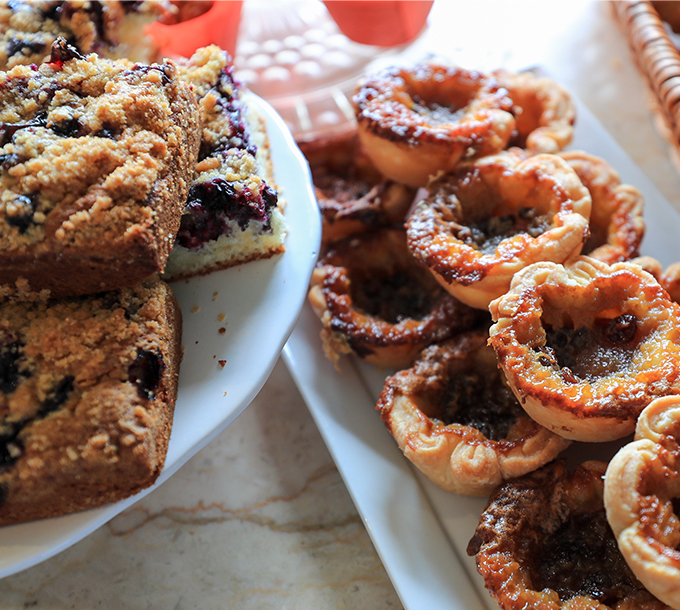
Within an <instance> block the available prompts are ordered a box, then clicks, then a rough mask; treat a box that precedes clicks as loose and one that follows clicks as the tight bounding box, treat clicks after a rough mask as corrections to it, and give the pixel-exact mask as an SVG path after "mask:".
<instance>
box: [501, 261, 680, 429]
mask: <svg viewBox="0 0 680 610" xmlns="http://www.w3.org/2000/svg"><path fill="white" fill-rule="evenodd" d="M489 310H490V312H491V315H492V317H493V320H494V322H495V324H493V325H492V326H491V328H490V330H489V335H490V339H489V341H490V343H491V345H492V346H493V348H494V350H495V351H496V355H497V357H498V361H499V365H500V367H501V368H502V369H503V371H504V372H505V375H506V377H507V379H508V382H509V384H510V387H511V388H512V389H513V391H514V392H515V395H516V396H517V397H518V399H519V400H520V401H521V402H522V406H523V407H524V409H525V411H526V412H527V413H528V414H529V415H530V416H531V417H532V418H533V419H535V420H536V421H537V422H538V423H540V424H541V425H543V426H545V427H546V428H548V429H550V430H553V431H554V432H555V433H557V434H559V435H561V436H564V437H565V438H569V439H572V440H581V441H609V440H614V439H617V438H621V437H623V436H625V435H627V434H630V433H632V432H633V430H634V428H635V422H636V420H637V417H638V415H639V414H640V412H641V411H642V409H644V408H645V407H646V406H647V405H648V404H649V403H650V402H651V401H652V400H654V399H655V398H657V397H659V396H664V395H668V394H674V393H678V392H679V391H680V306H678V304H677V303H675V302H673V301H672V300H671V299H670V298H669V296H668V293H667V292H666V291H665V290H664V289H663V288H662V287H661V285H660V284H659V283H658V282H657V281H656V280H655V279H654V277H653V276H651V275H650V274H649V273H647V272H645V271H644V270H643V269H642V268H641V267H640V266H638V265H635V264H633V263H629V262H622V263H615V264H613V265H608V264H606V263H603V262H601V261H598V260H596V259H592V258H589V257H586V256H581V257H577V258H576V259H574V260H572V261H570V262H569V263H568V264H565V265H559V264H556V263H547V262H544V263H536V264H534V265H531V266H529V267H527V268H526V269H523V270H522V271H521V272H520V273H518V274H517V275H516V276H515V278H514V279H513V282H512V286H511V288H510V291H509V292H508V293H507V294H506V295H503V296H502V297H500V298H498V299H496V300H495V301H493V302H492V303H491V304H490V306H489Z"/></svg>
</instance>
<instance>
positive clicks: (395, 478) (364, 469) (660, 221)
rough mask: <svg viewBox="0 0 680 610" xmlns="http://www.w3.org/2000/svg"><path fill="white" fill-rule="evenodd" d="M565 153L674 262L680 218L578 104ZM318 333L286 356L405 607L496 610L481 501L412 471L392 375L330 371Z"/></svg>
mask: <svg viewBox="0 0 680 610" xmlns="http://www.w3.org/2000/svg"><path fill="white" fill-rule="evenodd" d="M569 148H571V149H581V150H585V151H587V152H589V153H592V154H594V155H597V156H600V157H602V158H604V159H606V160H607V161H608V162H609V163H610V164H611V165H612V166H613V167H614V168H615V169H617V170H618V172H619V173H620V176H621V180H622V182H624V183H627V184H632V185H633V186H635V187H637V188H638V189H640V190H641V191H642V193H643V194H644V196H645V220H646V223H647V232H646V237H645V239H644V241H643V247H642V253H643V254H647V255H650V256H653V257H654V258H656V259H658V260H659V261H660V262H661V263H662V265H663V266H664V267H665V266H667V265H668V264H670V263H672V262H675V261H680V214H679V213H678V212H677V211H676V210H675V209H674V208H673V207H672V206H671V205H670V203H669V202H668V201H667V200H666V199H665V198H664V197H663V195H661V193H660V192H659V191H658V189H657V188H656V187H655V186H654V185H653V184H652V183H651V182H650V180H649V179H648V178H647V177H646V176H645V175H644V174H643V173H642V171H641V170H640V169H639V168H638V167H637V166H636V165H635V164H634V163H633V162H632V161H631V159H630V158H629V157H628V155H627V154H626V153H625V152H624V151H623V150H622V149H621V148H620V146H619V145H618V144H617V143H616V141H615V140H614V138H612V136H611V135H610V134H609V133H607V132H606V130H605V129H604V128H603V127H602V126H601V125H600V123H599V122H598V121H597V120H596V119H595V118H594V116H593V115H592V114H591V113H590V112H589V111H588V109H587V108H585V107H584V106H583V105H582V104H578V102H577V121H576V130H575V137H574V141H573V143H572V145H571V146H570V147H569ZM320 329H321V325H320V323H319V321H318V319H317V318H316V317H315V315H314V313H313V312H312V310H311V308H310V307H309V306H308V305H307V306H305V307H304V308H303V311H302V315H301V317H300V319H299V321H298V324H297V326H296V328H295V330H294V332H293V334H292V335H291V337H290V339H289V340H288V343H287V344H286V346H285V348H284V352H283V354H284V358H285V361H286V363H287V365H288V368H289V369H290V371H291V374H292V375H293V378H294V379H295V381H296V383H297V385H298V387H299V388H300V391H301V393H302V396H303V398H304V400H305V402H306V403H307V405H308V407H309V410H310V412H311V413H312V416H313V417H314V419H315V421H316V424H317V426H318V427H319V430H320V432H321V434H322V436H323V438H324V440H325V442H326V444H327V446H328V448H329V450H330V452H331V454H332V456H333V458H334V460H335V462H336V464H337V467H338V470H339V471H340V473H341V475H342V477H343V479H344V481H345V483H346V485H347V488H348V490H349V492H350V494H351V496H352V498H353V500H354V503H355V505H356V507H357V509H358V511H359V514H360V515H361V518H362V519H363V520H364V523H365V525H366V528H367V530H368V532H369V534H370V536H371V538H372V540H373V543H374V545H375V547H376V549H377V551H378V554H379V555H380V557H381V559H382V561H383V563H384V565H385V568H386V570H387V572H388V574H389V576H390V578H391V580H392V582H393V584H394V587H395V589H396V591H397V593H398V595H399V597H400V599H401V601H402V603H403V605H404V607H405V608H406V610H418V609H420V608H428V610H440V609H441V610H444V609H446V610H474V609H484V608H488V609H489V610H494V609H497V608H498V606H497V605H496V603H495V602H494V601H493V600H492V599H491V597H490V596H489V594H488V593H487V592H486V591H485V590H484V582H483V580H482V579H481V577H480V576H479V575H478V574H477V571H476V567H475V563H474V559H473V558H471V557H468V556H467V554H466V547H467V544H468V541H469V540H470V538H471V537H472V535H473V533H474V530H475V527H476V525H477V522H478V519H479V515H480V513H481V511H482V510H483V508H484V506H485V500H484V499H479V498H466V497H462V496H456V495H453V494H450V493H447V492H444V491H442V490H441V489H439V488H438V487H436V486H435V485H434V484H432V483H431V482H430V481H429V480H427V479H426V478H425V477H424V476H422V475H421V474H420V473H419V472H418V471H417V470H416V469H415V468H413V467H412V466H411V465H410V463H409V462H408V461H407V460H406V458H404V457H403V455H402V454H401V451H400V450H399V449H398V447H397V445H396V443H395V441H394V440H393V438H392V437H391V435H390V434H389V432H388V431H387V430H386V428H385V427H384V425H383V423H382V421H381V420H380V417H379V414H378V413H377V411H376V410H375V403H376V400H377V397H378V395H379V393H380V391H381V390H382V385H383V381H384V379H385V377H386V375H387V374H389V373H390V371H380V370H377V369H375V368H373V367H370V366H366V365H365V364H364V363H362V362H360V361H358V360H357V359H353V358H343V359H342V360H341V362H340V370H336V369H335V368H334V366H333V364H332V363H331V362H330V361H329V360H328V359H326V358H325V357H324V355H323V352H322V349H321V342H320V338H319V332H320ZM584 447H585V446H583V445H580V448H577V449H576V452H577V454H578V452H585V448H584ZM613 449H615V447H614V448H613V447H612V446H611V445H609V446H589V447H588V451H587V456H584V459H597V458H605V459H606V458H607V457H608V455H607V454H608V453H610V452H611V451H612V450H613ZM570 451H572V450H571V449H570ZM572 452H573V451H572ZM596 452H597V454H596ZM577 457H578V455H577Z"/></svg>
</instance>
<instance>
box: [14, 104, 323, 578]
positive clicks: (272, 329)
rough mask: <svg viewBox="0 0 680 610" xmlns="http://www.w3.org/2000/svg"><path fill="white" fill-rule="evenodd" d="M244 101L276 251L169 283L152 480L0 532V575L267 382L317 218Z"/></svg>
mask: <svg viewBox="0 0 680 610" xmlns="http://www.w3.org/2000/svg"><path fill="white" fill-rule="evenodd" d="M249 103H250V104H252V105H253V106H254V107H255V108H256V109H258V110H259V111H260V112H261V114H262V115H263V116H264V117H265V119H266V121H267V128H268V132H269V139H270V142H271V150H272V156H273V163H274V168H275V174H276V180H277V185H278V187H279V192H280V194H281V196H282V197H283V198H284V199H285V200H286V202H287V207H286V211H285V216H286V222H287V225H288V237H287V239H286V251H285V253H283V254H282V255H280V256H276V257H273V258H270V259H267V260H262V261H256V262H252V263H248V264H246V265H242V266H240V267H234V268H232V269H226V270H224V271H219V272H216V273H212V274H210V275H207V276H204V277H198V278H193V279H191V280H188V281H180V282H175V283H174V284H173V289H174V292H175V295H176V296H177V300H178V301H179V303H180V306H181V308H182V314H183V319H184V323H183V336H182V343H183V345H184V359H183V361H182V366H181V370H180V380H179V393H178V399H177V405H176V408H175V418H174V425H173V431H172V435H171V437H170V445H169V448H168V455H167V458H166V462H165V468H164V469H163V472H162V473H161V475H160V476H159V478H158V481H157V482H156V484H155V485H154V486H153V487H151V488H149V489H146V490H144V491H142V492H141V493H139V494H138V495H136V496H134V497H132V498H129V499H126V500H124V501H122V502H118V503H116V504H111V505H107V506H104V507H102V508H98V509H93V510H88V511H85V512H82V513H77V514H73V515H68V516H65V517H57V518H52V519H44V520H41V521H36V522H32V523H26V524H21V525H13V526H8V527H4V528H0V577H3V576H7V575H9V574H12V573H14V572H18V571H19V570H23V569H25V568H28V567H30V566H32V565H35V564H36V563H39V562H40V561H43V560H45V559H47V558H48V557H51V556H52V555H54V554H56V553H58V552H59V551H62V550H64V549H65V548H67V547H69V546H70V545H72V544H74V543H75V542H77V541H78V540H80V539H82V538H83V537H85V536H86V535H88V534H89V533H90V532H92V531H94V530H95V529H97V528H98V527H99V526H101V525H102V524H104V523H106V522H107V521H109V520H110V519H112V518H113V517H115V516H116V515H117V514H118V513H120V512H121V511H123V510H125V509H126V508H128V507H129V506H131V505H132V504H134V503H135V502H136V501H137V500H139V499H140V498H142V497H143V496H145V495H146V494H148V493H149V492H150V491H151V490H152V489H154V488H155V487H157V486H158V485H160V484H161V483H163V482H164V481H166V480H167V479H168V478H169V477H170V476H172V474H173V473H175V472H176V471H177V470H178V469H179V468H180V466H182V465H183V464H184V463H185V462H186V461H187V460H188V459H189V458H190V457H191V456H193V455H194V454H195V453H196V452H198V451H199V450H200V449H201V448H203V447H204V446H205V445H206V444H208V443H209V442H210V441H211V440H212V439H213V438H215V437H216V436H217V435H218V434H219V433H220V432H222V431H223V430H224V429H225V428H226V427H227V426H228V425H229V424H230V423H231V422H232V421H234V419H236V417H237V416H238V415H239V414H240V413H241V412H242V411H243V409H245V408H246V406H248V404H249V403H250V401H251V400H252V399H253V398H254V397H255V395H256V394H257V393H258V392H259V390H260V388H261V387H262V386H263V385H264V383H265V381H266V380H267V378H268V377H269V374H270V373H271V370H272V368H273V367H274V364H275V363H276V361H277V359H278V357H279V355H280V352H281V349H282V348H283V345H284V344H285V342H286V339H287V338H288V336H289V335H290V332H291V331H292V329H293V327H294V326H295V322H296V320H297V318H298V314H299V312H300V307H301V306H302V304H303V302H304V299H305V295H306V292H307V286H308V284H309V280H310V277H311V272H312V269H313V267H314V263H315V261H316V257H317V254H318V249H319V242H320V236H321V221H320V217H319V213H318V207H317V205H316V199H315V198H314V193H313V191H312V187H311V176H310V172H309V167H308V165H307V162H306V160H305V158H304V157H303V156H302V153H300V151H299V149H298V148H297V146H296V144H295V141H294V140H293V138H292V136H291V135H290V132H289V130H288V128H287V127H286V125H285V123H284V122H283V121H282V119H281V118H280V117H279V116H278V115H277V114H276V112H275V111H274V110H273V109H272V108H271V106H269V105H268V104H267V103H266V102H264V101H263V100H261V99H260V98H258V97H257V96H254V95H251V96H250V97H249ZM220 329H225V331H224V332H223V333H222V332H221V331H220ZM222 363H224V364H223V365H222Z"/></svg>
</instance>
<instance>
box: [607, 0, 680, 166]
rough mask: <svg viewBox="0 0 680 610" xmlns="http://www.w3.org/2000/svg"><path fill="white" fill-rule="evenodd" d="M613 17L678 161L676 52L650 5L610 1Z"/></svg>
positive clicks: (679, 58)
mask: <svg viewBox="0 0 680 610" xmlns="http://www.w3.org/2000/svg"><path fill="white" fill-rule="evenodd" d="M612 7H613V11H614V15H615V16H616V19H617V20H618V22H619V25H620V26H621V28H622V29H623V31H624V33H625V35H626V37H627V39H628V43H629V45H630V48H631V50H632V51H633V56H634V58H635V62H636V64H637V66H638V68H639V69H640V71H641V72H642V74H644V76H645V77H646V79H647V82H648V83H649V86H650V89H651V91H652V93H653V97H654V101H655V102H656V103H655V106H658V110H659V113H660V114H661V115H662V116H663V119H664V123H665V127H666V128H667V129H666V130H663V129H662V132H664V131H665V133H663V135H664V136H666V137H667V139H668V140H669V141H670V143H671V144H672V146H673V152H674V157H675V158H674V160H675V162H676V164H677V163H678V159H679V158H680V51H678V48H677V46H676V44H675V42H674V41H673V40H672V39H671V36H670V35H669V30H668V28H667V25H666V24H665V23H664V22H663V21H662V20H661V18H660V16H659V13H658V12H657V10H656V9H655V8H654V6H653V3H652V2H634V1H627V0H614V1H613V2H612Z"/></svg>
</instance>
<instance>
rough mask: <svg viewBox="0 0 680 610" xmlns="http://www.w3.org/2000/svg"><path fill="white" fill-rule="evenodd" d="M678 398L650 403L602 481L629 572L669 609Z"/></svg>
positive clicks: (676, 530)
mask: <svg viewBox="0 0 680 610" xmlns="http://www.w3.org/2000/svg"><path fill="white" fill-rule="evenodd" d="M678 439H680V397H679V396H664V397H662V398H657V399H656V400H654V401H652V402H651V403H650V404H649V405H648V406H647V407H646V408H645V409H644V410H643V411H642V413H641V414H640V417H639V419H638V422H637V426H636V429H635V439H634V441H633V442H631V443H628V444H626V445H624V446H623V447H622V448H621V449H620V450H619V451H618V453H617V454H616V455H615V456H614V457H613V458H612V460H611V462H610V463H609V466H608V467H607V472H606V475H605V479H604V503H605V507H606V510H607V519H608V520H609V524H610V525H611V527H612V530H613V531H614V534H615V536H616V538H617V541H618V544H619V548H620V549H621V553H622V554H623V556H624V558H625V559H626V561H627V562H628V565H629V566H630V568H631V570H632V571H633V572H634V573H635V575H636V576H637V577H638V578H639V579H640V581H641V582H642V583H644V585H645V586H646V587H647V589H649V591H651V592H652V593H653V594H654V595H656V596H657V597H658V598H659V599H661V600H663V601H664V602H666V603H667V604H668V605H669V606H671V607H672V608H680V551H678V545H680V521H679V520H678V517H677V515H676V514H675V509H674V506H673V500H674V499H676V498H678V497H680V446H679V444H678Z"/></svg>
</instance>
